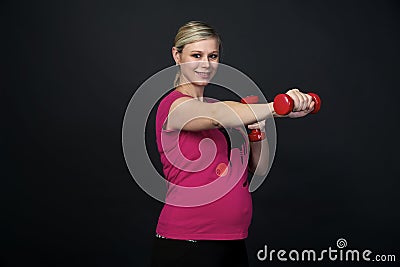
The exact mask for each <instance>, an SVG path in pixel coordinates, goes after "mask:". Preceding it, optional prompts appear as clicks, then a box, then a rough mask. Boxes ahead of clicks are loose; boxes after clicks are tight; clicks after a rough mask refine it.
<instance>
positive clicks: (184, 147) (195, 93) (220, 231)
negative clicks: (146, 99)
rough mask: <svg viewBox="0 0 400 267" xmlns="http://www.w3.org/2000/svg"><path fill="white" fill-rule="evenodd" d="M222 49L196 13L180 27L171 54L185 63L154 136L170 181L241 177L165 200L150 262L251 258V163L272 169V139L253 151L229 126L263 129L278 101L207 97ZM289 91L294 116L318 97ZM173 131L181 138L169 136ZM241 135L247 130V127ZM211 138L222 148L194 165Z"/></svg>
mask: <svg viewBox="0 0 400 267" xmlns="http://www.w3.org/2000/svg"><path fill="white" fill-rule="evenodd" d="M220 51H221V40H220V37H219V35H218V33H217V32H216V31H215V30H214V29H213V28H212V27H211V26H209V25H207V24H206V23H203V22H199V21H191V22H188V23H186V24H185V25H183V26H182V27H181V28H180V29H179V31H178V33H177V35H176V37H175V44H174V47H173V48H172V56H173V58H174V60H175V63H176V64H177V65H179V67H180V68H179V70H180V71H179V72H178V73H177V77H176V80H175V88H174V90H172V91H171V92H170V93H169V94H167V95H166V96H165V97H164V98H163V100H162V101H161V102H160V105H159V107H158V110H157V115H156V139H157V146H158V150H159V152H160V158H161V162H162V164H163V172H164V175H165V178H166V179H167V180H168V181H169V182H171V183H172V185H179V186H186V187H201V186H204V185H207V184H209V183H212V182H214V181H222V180H223V179H225V178H227V177H233V176H235V175H236V176H237V177H235V178H234V181H235V182H234V184H233V186H231V187H229V188H228V189H229V190H226V192H224V194H222V195H221V196H220V197H215V198H214V199H212V201H204V204H201V205H200V204H198V203H196V204H193V203H192V204H193V205H190V201H191V200H193V199H195V198H196V196H195V194H193V195H190V194H189V195H185V197H182V198H181V201H182V202H181V203H182V205H171V204H170V203H172V202H173V201H167V202H166V204H165V205H164V208H163V209H162V211H161V214H160V217H159V220H158V224H157V229H156V237H155V240H154V247H153V254H152V266H248V256H247V250H246V245H245V238H246V237H247V235H248V227H249V225H250V221H251V216H252V201H251V195H250V193H249V190H248V186H249V185H248V182H247V170H249V171H251V172H253V173H255V174H256V175H261V176H262V175H266V172H267V169H268V145H267V144H265V143H264V142H267V140H266V139H265V140H263V141H258V142H251V143H250V151H249V152H247V149H245V147H247V146H246V142H247V140H246V139H247V138H243V146H241V147H240V149H239V148H234V149H233V148H232V147H229V143H230V142H229V139H228V140H227V139H226V137H227V136H226V131H225V130H224V128H227V129H240V128H238V127H240V126H241V125H246V126H247V127H248V128H249V129H261V130H264V129H263V127H264V125H265V119H266V118H267V117H268V116H269V115H270V112H271V110H273V108H272V103H269V104H248V105H247V104H242V103H239V102H234V101H220V102H211V101H208V100H206V99H205V98H204V97H203V93H204V88H205V86H206V85H207V84H208V82H209V80H210V79H211V78H212V77H213V75H214V74H215V72H216V70H217V66H218V62H219V58H220ZM287 94H288V95H290V96H291V97H292V98H293V100H294V109H293V112H291V113H290V114H289V115H288V117H292V118H293V117H302V116H305V115H307V114H308V113H310V112H311V111H312V110H313V107H314V103H313V102H312V99H311V97H310V96H309V95H307V94H304V93H302V92H300V91H299V90H297V89H292V90H289V91H288V92H287ZM273 115H274V116H276V115H275V114H274V113H273ZM232 132H235V131H232ZM236 133H238V131H236ZM239 133H240V132H239ZM174 134H176V135H178V136H179V139H173V138H171V136H173V135H174ZM231 136H232V135H231ZM242 136H243V137H246V134H245V133H244V135H243V132H242ZM169 138H170V139H169ZM205 138H209V139H211V140H213V141H214V144H215V146H216V152H215V154H213V160H212V162H209V164H208V165H207V166H205V167H203V168H199V169H198V170H195V169H196V168H197V167H198V165H199V161H196V160H197V159H198V158H202V157H206V156H205V155H204V154H207V153H204V151H207V149H208V148H207V149H205V150H204V149H203V150H202V148H201V146H202V145H204V143H202V144H201V142H202V141H203V140H204V139H205ZM171 140H175V141H171ZM227 141H228V142H227ZM263 143H264V144H263ZM214 148H215V147H214ZM210 149H211V147H210ZM167 150H168V151H167ZM238 150H240V153H239V152H237V151H238ZM233 151H236V152H237V153H233ZM175 152H179V153H175ZM174 153H175V157H174V158H172V157H173V156H171V155H173V154H174ZM176 155H180V156H181V157H185V158H187V159H188V161H184V164H180V162H182V161H180V159H179V157H177V156H176ZM239 155H240V156H241V157H243V156H244V157H247V159H248V161H245V163H243V160H242V163H240V161H239V160H238V158H239ZM230 157H231V158H230ZM206 158H207V157H206ZM247 163H248V164H247ZM196 164H197V165H196ZM240 164H244V165H243V166H244V168H245V169H244V170H245V171H244V172H235V171H233V170H234V169H235V166H237V165H240ZM178 165H181V166H178ZM183 165H184V167H185V168H183V167H182V166H183ZM235 179H236V180H235ZM177 192H180V191H179V190H177V189H176V188H175V186H171V185H170V186H169V187H168V192H167V198H169V199H170V200H171V199H179V197H181V196H182V194H180V193H177ZM213 192H214V191H212V192H211V191H210V194H208V193H206V194H205V195H207V196H208V195H212V193H213ZM191 196H192V197H191ZM174 197H175V198H174ZM199 198H201V196H199ZM185 201H186V202H185ZM184 202H185V203H184ZM183 203H184V204H183ZM188 203H189V204H188Z"/></svg>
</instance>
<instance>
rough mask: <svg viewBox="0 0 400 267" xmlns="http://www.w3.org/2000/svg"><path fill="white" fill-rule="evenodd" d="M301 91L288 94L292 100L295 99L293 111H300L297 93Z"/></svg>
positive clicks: (293, 90)
mask: <svg viewBox="0 0 400 267" xmlns="http://www.w3.org/2000/svg"><path fill="white" fill-rule="evenodd" d="M298 91H299V90H298V89H292V90H289V91H288V92H287V93H286V94H287V95H289V96H290V97H291V98H292V99H293V103H294V105H293V111H298V110H299V103H300V99H299V97H298V95H297V92H298Z"/></svg>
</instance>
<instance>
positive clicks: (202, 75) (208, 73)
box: [195, 71, 210, 79]
mask: <svg viewBox="0 0 400 267" xmlns="http://www.w3.org/2000/svg"><path fill="white" fill-rule="evenodd" d="M195 73H196V74H197V76H199V77H201V78H203V79H207V78H209V77H210V72H199V71H195Z"/></svg>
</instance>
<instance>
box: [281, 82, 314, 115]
mask: <svg viewBox="0 0 400 267" xmlns="http://www.w3.org/2000/svg"><path fill="white" fill-rule="evenodd" d="M286 94H287V95H289V96H290V97H291V98H292V99H293V101H294V107H293V111H292V112H290V113H289V114H288V115H287V116H288V117H289V118H300V117H304V116H306V115H307V114H309V113H310V112H311V111H313V110H314V105H315V103H314V101H312V97H311V96H310V95H308V94H305V93H302V92H300V91H299V89H296V88H295V89H291V90H289V91H287V93H286Z"/></svg>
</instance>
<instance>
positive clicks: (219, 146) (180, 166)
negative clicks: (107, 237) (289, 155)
mask: <svg viewBox="0 0 400 267" xmlns="http://www.w3.org/2000/svg"><path fill="white" fill-rule="evenodd" d="M180 97H191V96H188V95H185V94H183V93H181V92H179V91H177V90H172V91H171V92H170V93H168V94H167V95H166V96H165V97H164V98H163V99H162V100H161V102H160V105H159V107H158V110H157V115H156V141H157V147H158V151H159V152H160V158H161V163H162V165H163V172H164V177H165V178H166V180H167V181H169V182H170V183H167V181H166V183H167V196H166V204H165V205H164V207H163V209H162V211H161V214H160V217H159V220H158V224H157V229H156V232H157V233H158V234H159V235H161V236H164V237H167V238H172V239H182V240H189V239H192V240H234V239H244V238H246V237H247V235H248V228H249V225H250V222H251V217H252V199H251V194H250V192H249V190H248V182H247V167H248V166H247V165H248V164H247V163H248V151H249V144H248V139H247V133H244V132H243V131H242V132H240V133H241V134H242V136H243V137H245V138H243V144H242V145H241V146H240V147H234V148H232V149H231V151H230V159H228V144H227V140H226V138H225V135H224V134H223V133H222V132H221V131H220V130H219V129H209V130H202V131H184V130H182V131H175V130H165V129H164V128H163V124H164V123H165V122H166V119H167V116H168V113H169V109H170V106H171V104H172V103H173V102H174V101H175V100H176V99H178V98H180ZM206 101H207V102H214V101H213V100H211V101H210V100H206ZM237 130H238V129H236V131H237Z"/></svg>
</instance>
